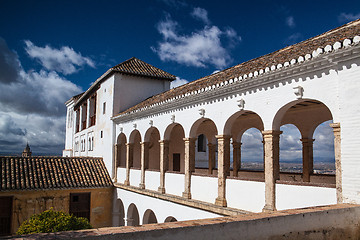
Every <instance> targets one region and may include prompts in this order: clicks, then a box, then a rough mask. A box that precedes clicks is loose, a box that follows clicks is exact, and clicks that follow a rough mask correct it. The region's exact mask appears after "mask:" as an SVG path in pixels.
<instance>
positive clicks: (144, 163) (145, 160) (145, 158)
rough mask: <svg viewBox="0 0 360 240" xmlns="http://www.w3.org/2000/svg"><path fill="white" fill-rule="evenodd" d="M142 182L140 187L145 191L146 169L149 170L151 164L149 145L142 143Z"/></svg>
mask: <svg viewBox="0 0 360 240" xmlns="http://www.w3.org/2000/svg"><path fill="white" fill-rule="evenodd" d="M140 145H141V160H140V161H141V163H140V164H141V182H140V184H139V187H140V188H141V189H145V169H147V168H148V163H149V143H148V142H141V143H140Z"/></svg>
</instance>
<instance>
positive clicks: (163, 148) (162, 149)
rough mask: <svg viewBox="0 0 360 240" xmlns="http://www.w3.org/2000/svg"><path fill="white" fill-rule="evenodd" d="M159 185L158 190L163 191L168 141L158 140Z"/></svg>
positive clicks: (167, 164) (167, 157) (166, 168)
mask: <svg viewBox="0 0 360 240" xmlns="http://www.w3.org/2000/svg"><path fill="white" fill-rule="evenodd" d="M159 143H160V186H159V188H158V191H159V192H161V193H165V173H166V171H167V170H168V166H169V141H168V140H160V141H159Z"/></svg>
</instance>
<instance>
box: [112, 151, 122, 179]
mask: <svg viewBox="0 0 360 240" xmlns="http://www.w3.org/2000/svg"><path fill="white" fill-rule="evenodd" d="M119 148H120V144H115V145H114V167H113V181H114V182H117V169H118V161H119V156H118V151H119Z"/></svg>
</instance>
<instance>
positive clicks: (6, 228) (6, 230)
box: [0, 197, 13, 236]
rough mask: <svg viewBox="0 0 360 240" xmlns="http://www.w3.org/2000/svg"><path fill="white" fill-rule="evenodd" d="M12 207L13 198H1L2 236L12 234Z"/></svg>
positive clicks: (0, 231)
mask: <svg viewBox="0 0 360 240" xmlns="http://www.w3.org/2000/svg"><path fill="white" fill-rule="evenodd" d="M12 206H13V198H12V197H0V236H3V235H10V233H11V214H12Z"/></svg>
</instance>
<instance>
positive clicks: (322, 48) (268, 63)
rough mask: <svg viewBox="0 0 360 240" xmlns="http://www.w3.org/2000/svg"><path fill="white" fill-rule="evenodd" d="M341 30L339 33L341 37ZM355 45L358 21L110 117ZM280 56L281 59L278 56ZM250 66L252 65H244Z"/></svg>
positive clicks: (359, 27)
mask: <svg viewBox="0 0 360 240" xmlns="http://www.w3.org/2000/svg"><path fill="white" fill-rule="evenodd" d="M349 29H350V30H349ZM341 31H343V34H342V33H341ZM343 35H344V36H343ZM318 41H319V42H318ZM340 41H341V42H340ZM359 42H360V19H357V20H355V21H352V22H349V23H347V24H345V25H342V26H340V27H337V28H335V29H332V30H329V31H327V32H325V33H322V34H319V35H317V36H314V37H312V38H309V39H307V40H304V41H302V42H299V43H296V44H294V45H291V46H286V47H284V48H282V49H279V50H277V51H275V52H271V53H268V54H266V55H263V56H260V57H257V58H254V59H251V60H248V61H246V62H243V63H240V64H238V65H235V66H232V67H229V68H227V69H225V70H222V71H220V72H217V73H214V74H211V75H208V76H205V77H202V78H200V79H197V80H195V81H192V82H189V83H187V84H184V85H181V86H179V87H176V88H172V89H170V90H168V91H166V92H163V93H160V94H157V95H154V96H153V97H150V98H148V99H146V100H144V101H143V102H140V103H139V104H137V105H135V106H133V107H130V108H128V109H127V110H125V111H123V112H121V113H119V114H118V115H116V116H114V117H115V118H116V117H117V116H122V115H127V114H131V113H135V112H139V111H143V110H146V109H149V108H152V107H156V106H159V105H162V104H163V103H166V102H169V101H174V100H176V99H178V98H184V97H187V96H189V95H193V94H198V93H200V92H204V91H209V90H213V89H215V88H218V87H221V86H223V85H227V84H232V83H234V82H237V81H243V80H245V79H251V78H253V77H257V76H259V75H262V74H265V73H269V72H272V71H276V70H278V69H280V68H283V67H288V66H290V65H294V64H297V63H302V62H304V61H307V60H310V59H312V58H316V57H318V56H319V55H320V54H324V53H330V52H332V51H336V50H338V49H340V48H347V47H349V46H351V45H352V44H353V45H356V44H359ZM308 45H309V46H308ZM298 48H300V49H298ZM286 53H288V54H291V57H290V56H287V55H286ZM282 54H283V55H285V56H282ZM284 59H285V60H284ZM282 60H283V61H282ZM251 64H253V65H255V66H248V65H251ZM243 69H245V70H243ZM232 71H234V72H232Z"/></svg>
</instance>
